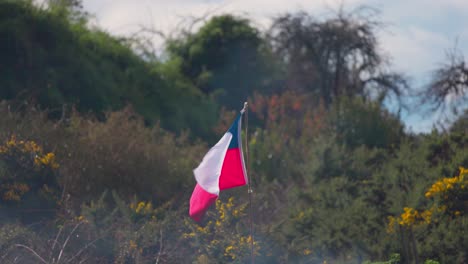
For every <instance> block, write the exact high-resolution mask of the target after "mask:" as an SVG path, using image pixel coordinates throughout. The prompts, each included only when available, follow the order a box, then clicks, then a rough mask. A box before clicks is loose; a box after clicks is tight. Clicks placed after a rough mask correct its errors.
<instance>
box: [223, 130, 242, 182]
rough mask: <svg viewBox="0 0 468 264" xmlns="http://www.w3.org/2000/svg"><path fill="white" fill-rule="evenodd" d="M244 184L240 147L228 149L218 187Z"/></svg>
mask: <svg viewBox="0 0 468 264" xmlns="http://www.w3.org/2000/svg"><path fill="white" fill-rule="evenodd" d="M234 140H236V139H234ZM246 184H247V182H246V180H245V173H244V165H243V164H242V160H241V153H240V149H239V148H232V149H228V150H227V152H226V156H225V157H224V162H223V167H222V169H221V176H220V178H219V189H220V190H226V189H229V188H234V187H238V186H243V185H246Z"/></svg>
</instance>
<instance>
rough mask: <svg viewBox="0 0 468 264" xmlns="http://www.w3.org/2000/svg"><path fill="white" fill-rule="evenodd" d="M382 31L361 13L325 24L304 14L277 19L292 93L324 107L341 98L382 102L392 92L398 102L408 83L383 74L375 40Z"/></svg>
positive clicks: (275, 34) (275, 30) (275, 37)
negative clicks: (313, 98)
mask: <svg viewBox="0 0 468 264" xmlns="http://www.w3.org/2000/svg"><path fill="white" fill-rule="evenodd" d="M361 12H362V11H361ZM379 25H380V24H379V23H378V22H376V21H374V20H372V19H371V18H370V17H369V16H362V15H361V13H350V14H345V13H343V12H339V13H338V15H337V16H336V17H334V18H330V19H326V20H324V21H321V20H318V19H316V18H314V17H312V16H310V15H309V14H307V13H304V12H300V13H296V14H286V15H283V16H280V17H278V18H276V19H275V20H274V23H273V26H272V28H271V30H270V37H271V40H272V42H273V47H274V51H275V52H276V54H277V55H278V56H279V57H281V58H282V59H283V61H284V63H285V64H286V84H287V86H288V88H290V89H295V90H299V91H304V92H311V93H312V94H314V95H316V97H317V98H319V99H320V100H322V101H323V102H324V103H325V106H326V107H329V106H330V105H331V103H332V102H333V101H335V100H336V99H337V98H339V97H340V96H347V97H354V96H359V97H363V98H365V99H380V100H381V101H382V100H383V99H385V98H387V97H388V95H389V93H390V92H391V93H393V95H395V96H396V97H397V98H400V96H401V95H402V94H403V92H404V91H405V90H406V89H407V88H408V87H407V83H406V81H405V79H404V78H403V77H402V76H401V75H398V74H396V73H393V72H389V71H387V70H385V59H384V57H383V56H382V55H381V54H380V53H379V51H378V43H377V37H376V35H375V32H376V30H377V28H378V26H379Z"/></svg>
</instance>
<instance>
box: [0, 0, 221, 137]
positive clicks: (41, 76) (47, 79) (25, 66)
mask: <svg viewBox="0 0 468 264" xmlns="http://www.w3.org/2000/svg"><path fill="white" fill-rule="evenodd" d="M61 10H64V9H63V8H61V7H60V6H59V7H57V8H56V7H55V5H52V7H51V9H50V10H45V9H39V8H37V7H35V6H33V5H32V4H31V3H28V2H27V1H7V0H2V1H0V38H1V39H2V40H5V41H2V42H1V43H0V58H1V59H2V65H1V66H0V87H2V89H0V98H1V99H14V100H16V101H17V102H18V103H22V102H23V101H27V102H32V103H33V104H35V105H40V106H41V107H42V108H47V109H50V110H51V111H52V112H51V113H50V114H51V115H52V116H53V117H56V118H58V117H60V116H63V115H66V114H67V111H66V110H68V109H71V106H75V107H76V109H77V110H78V111H80V112H90V111H91V112H94V113H96V114H102V113H103V112H104V111H107V110H118V109H122V108H123V107H125V106H127V105H128V104H131V105H133V106H134V108H135V110H136V111H137V112H138V113H140V114H141V115H143V117H144V118H145V119H146V120H147V121H149V122H150V123H151V124H153V123H156V122H157V121H159V120H161V125H162V126H163V127H166V128H169V129H172V130H173V131H178V132H179V131H182V130H184V129H185V130H187V129H191V130H193V131H194V132H195V133H197V134H196V135H199V136H206V135H207V134H208V132H210V131H206V127H207V126H208V127H210V126H211V125H213V123H214V121H215V119H214V118H213V115H211V116H210V115H209V114H208V115H207V116H208V117H203V115H204V114H205V113H213V112H214V111H213V110H214V109H215V107H214V105H213V103H211V102H210V101H209V100H208V99H207V98H206V97H204V96H203V95H202V94H200V93H197V91H196V90H195V89H194V88H193V87H190V86H187V85H174V84H175V83H177V82H178V80H177V79H173V78H177V76H174V75H172V76H171V75H169V76H168V75H167V71H164V70H161V69H160V68H161V67H158V65H155V64H156V62H154V63H150V62H147V61H144V60H143V59H142V58H140V57H138V56H137V55H136V54H135V53H134V52H133V51H132V50H131V48H130V47H129V46H128V45H127V44H124V42H123V41H121V40H119V39H117V38H115V37H112V36H110V35H109V34H108V33H105V32H103V31H100V30H97V29H92V30H91V29H89V28H88V27H87V26H86V23H85V22H86V21H83V20H81V19H80V20H79V21H75V20H73V19H71V18H70V17H69V15H67V14H63V12H62V11H61ZM64 12H68V11H66V10H65V11H64ZM31 25H33V26H31ZM66 106H68V107H66ZM209 117H211V119H210V118H209ZM199 121H203V122H200V124H198V122H199Z"/></svg>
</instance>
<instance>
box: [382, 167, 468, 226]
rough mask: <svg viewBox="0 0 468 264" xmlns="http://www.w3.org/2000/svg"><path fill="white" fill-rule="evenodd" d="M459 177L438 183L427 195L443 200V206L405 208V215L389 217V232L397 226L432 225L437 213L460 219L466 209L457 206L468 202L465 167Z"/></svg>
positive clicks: (432, 186) (467, 171)
mask: <svg viewBox="0 0 468 264" xmlns="http://www.w3.org/2000/svg"><path fill="white" fill-rule="evenodd" d="M459 171H460V173H459V175H457V176H455V177H451V178H443V179H441V180H438V181H436V182H435V183H434V184H432V185H431V187H430V188H429V189H428V190H427V192H426V193H425V195H424V196H425V197H426V198H428V199H430V198H436V197H440V198H441V202H442V204H441V205H433V206H431V207H430V208H429V209H427V210H422V211H419V210H416V209H414V208H411V207H405V208H403V211H404V212H403V213H402V214H401V215H400V216H397V217H395V216H389V217H388V225H387V232H388V233H393V232H394V231H395V226H396V225H400V226H402V227H407V228H410V227H413V226H419V225H423V224H430V223H431V222H432V219H433V216H434V214H436V213H448V214H449V215H451V216H453V217H458V216H461V215H464V213H465V212H464V211H465V210H464V209H466V208H464V207H462V208H458V207H459V206H456V205H455V204H457V203H460V204H464V203H466V202H467V201H464V200H463V199H464V198H463V197H466V194H465V195H462V194H463V193H465V192H467V189H466V186H467V184H468V182H467V181H468V178H467V177H466V175H467V174H468V169H465V168H464V167H460V168H459ZM460 199H461V201H458V200H460Z"/></svg>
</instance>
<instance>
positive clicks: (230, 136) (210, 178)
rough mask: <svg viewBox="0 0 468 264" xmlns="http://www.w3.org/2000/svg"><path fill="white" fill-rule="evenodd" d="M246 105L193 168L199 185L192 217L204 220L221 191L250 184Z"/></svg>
mask: <svg viewBox="0 0 468 264" xmlns="http://www.w3.org/2000/svg"><path fill="white" fill-rule="evenodd" d="M244 111H245V107H244V109H242V111H241V112H240V113H239V115H237V117H236V119H235V121H234V123H233V124H232V125H231V127H230V128H229V130H228V131H227V132H226V133H225V134H224V136H223V137H222V138H221V139H220V140H219V142H218V143H216V145H214V146H213V147H212V148H211V149H210V150H209V151H208V153H206V154H205V157H203V160H202V162H201V163H200V165H198V167H197V168H196V169H194V170H193V173H194V175H195V179H196V181H197V184H196V186H195V189H194V190H193V193H192V197H191V198H190V210H189V214H190V217H191V218H192V219H193V220H195V221H197V222H198V221H200V220H201V219H202V217H203V215H204V214H205V212H206V211H207V210H208V208H209V207H210V206H211V205H212V204H213V203H214V202H215V201H216V199H217V198H218V196H219V191H220V190H226V189H229V188H234V187H238V186H243V185H246V184H247V181H248V180H247V173H246V170H245V163H244V156H243V153H242V141H241V120H242V115H243V114H244Z"/></svg>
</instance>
